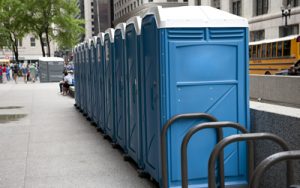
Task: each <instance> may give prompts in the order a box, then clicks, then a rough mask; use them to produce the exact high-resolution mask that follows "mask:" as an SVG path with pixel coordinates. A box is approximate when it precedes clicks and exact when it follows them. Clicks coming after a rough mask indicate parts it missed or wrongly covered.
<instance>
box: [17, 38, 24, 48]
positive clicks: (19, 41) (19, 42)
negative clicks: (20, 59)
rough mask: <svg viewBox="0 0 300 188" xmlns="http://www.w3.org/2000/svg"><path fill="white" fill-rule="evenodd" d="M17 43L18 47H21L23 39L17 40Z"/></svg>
mask: <svg viewBox="0 0 300 188" xmlns="http://www.w3.org/2000/svg"><path fill="white" fill-rule="evenodd" d="M18 44H19V46H20V47H22V46H23V39H20V40H18Z"/></svg>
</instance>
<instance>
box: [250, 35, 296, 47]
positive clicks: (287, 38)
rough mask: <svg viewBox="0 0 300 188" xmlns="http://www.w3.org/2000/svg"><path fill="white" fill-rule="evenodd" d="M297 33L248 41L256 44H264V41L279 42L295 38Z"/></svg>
mask: <svg viewBox="0 0 300 188" xmlns="http://www.w3.org/2000/svg"><path fill="white" fill-rule="evenodd" d="M298 36H299V35H291V36H287V37H282V38H276V39H266V40H261V41H255V42H250V43H249V44H250V45H257V44H264V43H271V42H280V41H285V40H292V39H295V38H297V37H298Z"/></svg>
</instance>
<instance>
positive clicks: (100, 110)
mask: <svg viewBox="0 0 300 188" xmlns="http://www.w3.org/2000/svg"><path fill="white" fill-rule="evenodd" d="M96 50H97V65H96V69H97V75H96V80H97V81H96V82H97V83H96V85H97V88H98V89H97V91H96V98H97V106H98V107H97V116H98V122H97V125H98V128H100V129H101V130H102V131H103V132H105V128H104V114H105V106H104V55H103V54H104V47H103V46H102V45H101V42H100V40H98V41H97V49H96Z"/></svg>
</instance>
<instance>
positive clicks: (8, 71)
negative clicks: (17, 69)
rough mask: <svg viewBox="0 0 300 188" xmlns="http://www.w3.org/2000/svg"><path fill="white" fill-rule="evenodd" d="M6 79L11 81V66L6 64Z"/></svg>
mask: <svg viewBox="0 0 300 188" xmlns="http://www.w3.org/2000/svg"><path fill="white" fill-rule="evenodd" d="M6 80H7V81H10V66H9V65H7V66H6Z"/></svg>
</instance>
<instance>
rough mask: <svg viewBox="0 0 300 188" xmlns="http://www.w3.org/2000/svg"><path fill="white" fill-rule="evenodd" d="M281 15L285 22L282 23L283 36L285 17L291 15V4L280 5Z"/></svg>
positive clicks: (285, 33) (285, 30) (285, 25)
mask: <svg viewBox="0 0 300 188" xmlns="http://www.w3.org/2000/svg"><path fill="white" fill-rule="evenodd" d="M281 17H282V18H283V17H284V18H285V23H284V36H287V25H288V24H287V17H289V18H290V17H291V5H290V4H288V6H287V7H285V6H282V7H281Z"/></svg>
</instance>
